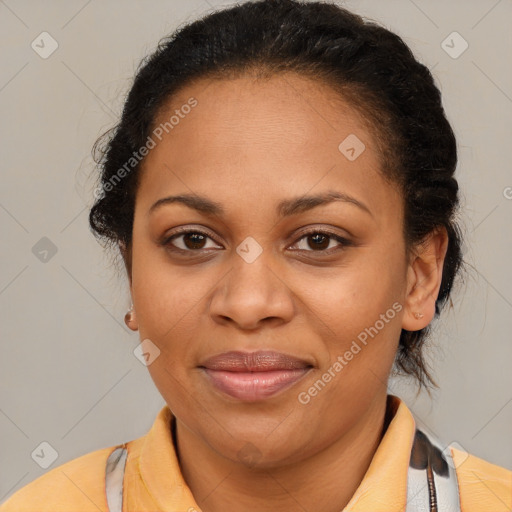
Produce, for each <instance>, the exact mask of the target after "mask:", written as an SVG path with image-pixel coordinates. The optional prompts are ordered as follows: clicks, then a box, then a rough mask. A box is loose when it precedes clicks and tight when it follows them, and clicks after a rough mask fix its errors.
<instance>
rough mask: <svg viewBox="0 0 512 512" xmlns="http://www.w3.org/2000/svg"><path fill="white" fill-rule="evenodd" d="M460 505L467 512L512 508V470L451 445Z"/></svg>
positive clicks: (496, 511)
mask: <svg viewBox="0 0 512 512" xmlns="http://www.w3.org/2000/svg"><path fill="white" fill-rule="evenodd" d="M451 450H452V455H453V462H454V465H455V470H456V473H457V480H458V482H459V493H460V501H461V508H462V510H464V511H467V512H509V511H510V510H512V471H510V470H508V469H506V468H503V467H501V466H496V465H495V464H491V463H490V462H487V461H486V460H483V459H480V458H478V457H475V456H474V455H471V454H469V453H466V452H464V451H461V450H457V449H455V448H452V449H451Z"/></svg>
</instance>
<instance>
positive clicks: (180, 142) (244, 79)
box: [0, 0, 512, 512]
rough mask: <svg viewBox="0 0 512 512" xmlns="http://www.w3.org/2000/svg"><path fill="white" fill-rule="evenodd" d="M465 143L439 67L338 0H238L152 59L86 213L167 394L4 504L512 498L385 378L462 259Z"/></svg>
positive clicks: (328, 503) (422, 331)
mask: <svg viewBox="0 0 512 512" xmlns="http://www.w3.org/2000/svg"><path fill="white" fill-rule="evenodd" d="M456 162H457V152H456V141H455V138H454V134H453V131H452V129H451V126H450V124H449V122H448V121H447V119H446V117H445V114H444V110H443V107H442V103H441V97H440V92H439V90H438V89H437V87H436V86H435V84H434V81H433V79H432V76H431V74H430V72H429V71H428V69H427V68H426V67H425V66H423V65H421V64H420V63H419V62H417V61H416V60H415V58H414V56H413V55H412V53H411V51H410V50H409V49H408V47H407V46H406V45H405V44H404V42H403V41H402V40H401V39H400V38H399V37H398V36H397V35H395V34H393V33H391V32H389V31H387V30H385V29H384V28H382V27H379V26H377V25H376V24H373V23H369V22H365V21H363V20H362V19H361V18H360V17H358V16H356V15H354V14H352V13H350V12H348V11H346V10H344V9H342V8H340V7H337V6H335V5H330V4H324V3H320V2H308V3H300V2H296V1H293V0H263V1H256V2H245V3H243V4H242V5H240V6H236V7H232V8H229V9H226V10H224V11H219V12H216V13H213V14H211V15H209V16H207V17H206V18H204V19H202V20H200V21H197V22H195V23H192V24H190V25H188V26H186V27H184V28H182V29H181V30H179V31H178V32H177V33H176V34H174V35H173V36H171V37H170V38H169V39H168V40H166V41H164V42H162V44H161V45H160V46H159V48H158V49H157V51H155V53H154V54H153V55H151V56H150V57H149V58H148V59H147V61H146V62H145V63H144V65H143V66H142V68H141V69H140V70H139V71H138V73H137V76H136V78H135V82H134V84H133V87H132V89H131V91H130V93H129V96H128V98H127V100H126V104H125V108H124V111H123V115H122V118H121V120H120V122H119V124H118V126H117V128H116V130H115V133H114V134H113V136H112V138H111V139H109V140H108V142H107V146H106V149H105V152H104V158H103V159H102V160H101V162H100V163H101V167H102V174H101V187H100V189H99V190H98V194H97V201H96V203H95V204H94V206H93V208H92V210H91V212H90V223H91V227H92V229H93V230H94V232H95V234H96V235H97V236H98V237H99V238H100V239H101V240H104V241H106V242H108V243H110V244H111V246H112V247H114V248H118V249H119V250H120V251H121V255H122V257H123V261H124V264H125V267H126V271H127V275H128V278H129V282H130V291H131V297H132V300H133V308H132V309H131V310H130V312H129V313H128V314H127V316H126V319H125V320H126V322H127V325H128V326H129V327H130V328H131V329H133V330H134V331H137V330H138V331H139V335H140V340H141V345H140V351H139V352H140V354H139V355H140V357H141V358H142V359H143V360H144V362H145V364H146V365H147V367H148V370H149V372H150V374H151V377H152V379H153V380H154V382H155V385H156V386H157V388H158V389H159V391H160V393H161V394H162V396H163V398H164V399H165V401H166V403H167V405H166V406H165V407H164V408H163V409H162V410H161V411H160V413H159V415H158V417H157V418H156V420H155V422H154V425H153V427H152V428H151V430H150V431H149V432H148V433H147V435H145V436H143V437H141V438H139V439H136V440H133V441H130V442H127V443H124V444H122V445H119V446H113V447H109V448H105V449H101V450H97V451H95V452H91V453H89V454H86V455H84V456H82V457H79V458H77V459H75V460H72V461H70V462H68V463H66V464H64V465H61V466H60V467H57V468H55V469H53V470H52V471H50V472H48V473H46V474H45V475H43V476H42V477H40V478H39V479H37V480H35V481H34V482H32V483H30V484H29V485H27V486H26V487H24V488H23V489H21V490H20V491H18V492H17V493H15V494H14V495H13V496H12V497H11V498H10V499H9V500H8V501H7V502H6V503H4V505H3V506H1V507H0V511H1V512H11V511H17V512H19V511H29V510H30V511H32V510H39V511H42V510H48V511H50V510H51V511H52V512H57V511H69V510H76V511H89V510H90V511H93V510H94V511H95V510H101V511H107V510H110V511H111V512H114V511H121V510H123V511H137V512H141V511H156V510H159V511H186V510H188V511H194V510H198V511H199V510H201V511H203V512H217V511H226V510H235V509H236V510H238V511H258V512H261V511H270V510H275V509H278V510H286V511H288V510H290V511H291V510H307V511H320V510H321V511H322V512H334V511H340V510H344V511H351V512H362V511H372V512H378V511H383V512H384V511H385V512H394V511H397V512H398V511H403V510H406V511H407V512H411V511H419V510H422V511H423V510H429V511H443V510H446V511H448V510H449V511H454V510H462V511H464V512H472V511H475V512H477V511H478V512H482V511H491V510H492V511H494V512H497V511H501V510H503V511H505V510H510V509H511V507H512V496H511V494H512V472H510V471H509V470H507V469H505V468H501V467H498V466H496V465H493V464H491V463H489V462H486V461H483V460H481V459H479V458H477V457H474V456H471V455H469V454H467V453H465V452H462V451H460V450H457V449H454V448H450V447H447V446H444V445H443V444H442V443H439V442H438V441H436V440H435V439H432V438H431V437H429V436H428V435H426V434H425V433H424V432H421V431H419V430H417V429H416V425H415V422H414V418H413V416H412V414H411V412H410V411H409V410H408V408H407V407H406V405H405V404H404V403H403V402H402V401H401V400H400V399H399V398H397V397H395V396H392V395H388V394H387V381H388V377H389V375H390V373H391V370H392V367H393V364H394V363H396V366H397V368H398V369H399V370H402V371H403V372H405V373H407V374H410V375H412V376H413V377H415V378H416V379H417V381H418V383H419V384H420V385H423V386H429V385H431V384H433V380H432V377H431V375H430V373H429V371H428V368H427V367H426V365H425V363H424V359H423V354H422V347H423V342H424V339H425V335H426V333H427V331H428V328H429V325H430V324H431V322H432V321H433V319H434V317H435V316H437V315H439V314H440V311H441V308H442V306H443V305H444V304H445V302H446V301H447V299H448V298H449V296H450V291H451V289H452V284H453V282H454V279H455V277H456V275H457V273H458V270H459V267H460V265H461V249H460V244H461V240H460V236H459V231H458V228H457V225H456V224H455V222H454V214H455V212H456V210H457V205H458V195H457V194H458V186H457V182H456V180H455V178H454V172H455V168H456Z"/></svg>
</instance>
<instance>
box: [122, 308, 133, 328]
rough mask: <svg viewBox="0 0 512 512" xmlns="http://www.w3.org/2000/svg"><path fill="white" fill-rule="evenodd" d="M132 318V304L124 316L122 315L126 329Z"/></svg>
mask: <svg viewBox="0 0 512 512" xmlns="http://www.w3.org/2000/svg"><path fill="white" fill-rule="evenodd" d="M132 317H133V304H132V305H131V306H130V309H129V310H128V312H127V313H126V315H124V323H125V324H126V326H127V327H128V328H130V322H131V321H132Z"/></svg>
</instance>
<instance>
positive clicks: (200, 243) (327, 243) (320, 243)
mask: <svg viewBox="0 0 512 512" xmlns="http://www.w3.org/2000/svg"><path fill="white" fill-rule="evenodd" d="M180 238H183V240H182V241H181V245H182V246H181V247H179V246H178V245H176V244H175V243H174V241H175V240H178V239H180ZM208 239H210V240H212V241H214V240H213V239H212V237H211V236H210V235H209V234H208V233H205V232H203V231H198V230H183V231H180V232H179V233H178V234H175V235H172V236H171V237H169V238H167V239H166V240H164V241H163V243H162V245H164V246H166V247H169V248H170V249H171V250H177V251H184V252H197V251H198V250H201V249H212V248H214V247H207V246H205V245H204V244H205V242H206V241H207V240H208ZM302 240H305V243H306V244H307V246H309V247H310V248H312V251H309V250H308V249H305V248H304V247H297V248H298V249H299V250H301V251H306V252H325V251H326V250H328V249H332V247H331V242H333V241H336V242H338V245H341V246H348V245H350V242H349V241H348V240H347V239H345V238H343V237H341V236H339V235H335V234H333V233H330V232H328V231H318V230H316V231H310V232H308V233H304V234H303V235H302V236H301V237H300V238H299V239H298V240H297V241H296V242H295V244H294V245H292V246H291V247H293V246H295V245H300V244H301V241H302Z"/></svg>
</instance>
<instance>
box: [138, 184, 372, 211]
mask: <svg viewBox="0 0 512 512" xmlns="http://www.w3.org/2000/svg"><path fill="white" fill-rule="evenodd" d="M337 201H339V202H343V203H348V204H353V205H355V206H357V207H358V208H360V209H361V210H363V211H365V212H366V213H368V214H370V215H371V216H372V217H373V214H372V212H371V211H370V209H369V208H368V206H366V205H365V204H364V203H363V202H361V201H359V200H358V199H356V198H355V197H352V196H350V195H348V194H344V193H342V192H338V191H334V190H329V191H327V192H324V193H323V194H318V195H310V196H301V197H295V198H291V199H285V200H283V201H281V202H280V203H279V204H278V205H277V208H276V213H277V215H278V216H279V217H290V216H292V215H297V214H299V213H303V212H306V211H308V210H311V209H313V208H316V207H317V206H323V205H327V204H330V203H333V202H337ZM173 203H180V204H184V205H185V206H188V207H189V208H191V209H194V210H197V211H198V212H200V213H203V214H205V215H210V216H217V217H222V216H224V215H225V213H226V211H225V209H224V207H223V206H222V205H221V204H220V203H218V202H215V201H212V200H211V199H209V198H207V197H203V196H198V195H196V194H180V195H177V196H169V197H163V198H162V199H159V200H158V201H157V202H156V203H154V204H153V205H152V206H151V208H150V209H149V211H148V215H151V214H152V213H154V212H155V211H156V210H158V209H159V208H161V207H162V206H164V205H168V204H173Z"/></svg>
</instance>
